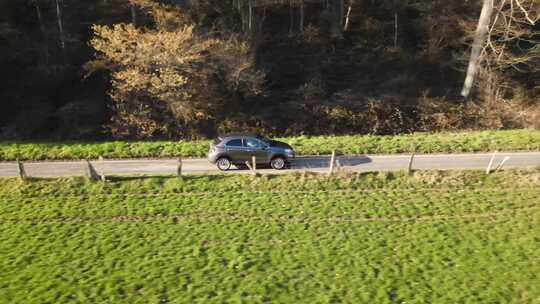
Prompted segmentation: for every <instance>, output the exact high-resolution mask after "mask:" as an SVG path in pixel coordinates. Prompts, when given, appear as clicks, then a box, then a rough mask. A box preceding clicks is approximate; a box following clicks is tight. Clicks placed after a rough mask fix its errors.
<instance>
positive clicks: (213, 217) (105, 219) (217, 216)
mask: <svg viewBox="0 0 540 304" xmlns="http://www.w3.org/2000/svg"><path fill="white" fill-rule="evenodd" d="M538 209H540V206H538V205H530V206H525V207H520V208H513V209H506V210H502V211H492V212H486V213H468V214H455V215H418V216H404V217H400V216H394V217H363V218H353V217H345V216H342V217H339V216H338V217H328V218H310V217H308V216H293V215H276V216H261V215H245V214H230V213H229V214H225V213H193V214H172V215H161V214H157V215H135V216H132V215H119V216H95V217H80V216H79V217H50V218H25V219H1V218H0V224H78V223H80V224H98V223H114V222H167V221H169V222H171V223H174V224H176V223H178V222H180V221H183V220H184V221H189V220H192V221H193V220H196V221H246V222H249V221H259V222H285V223H329V224H338V223H371V222H424V221H449V220H474V219H489V218H497V217H502V216H514V215H518V214H520V213H524V212H530V211H535V210H538Z"/></svg>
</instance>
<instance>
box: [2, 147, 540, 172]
mask: <svg viewBox="0 0 540 304" xmlns="http://www.w3.org/2000/svg"><path fill="white" fill-rule="evenodd" d="M491 157H492V154H491V153H474V154H435V155H428V154H426V155H416V156H415V158H414V162H413V169H414V170H472V169H480V170H485V169H486V167H487V166H488V164H489V162H490V159H491ZM505 157H509V159H508V160H507V161H506V162H505V163H504V166H503V169H510V168H513V169H516V168H519V169H526V168H540V152H515V153H498V154H497V155H496V157H495V160H494V162H493V168H497V166H499V164H501V162H502V161H503V159H504V158H505ZM336 159H337V163H339V164H340V167H341V168H342V169H343V170H347V171H354V172H369V171H400V170H407V167H408V164H409V159H410V155H388V156H385V155H377V156H369V155H366V156H338V157H337V158H336ZM91 163H92V165H93V166H94V167H95V169H96V171H97V172H98V173H101V172H104V173H105V174H106V175H139V174H145V175H161V174H176V170H177V160H176V159H159V160H144V159H141V160H105V161H103V162H101V161H92V162H91ZM329 164H330V156H306V157H298V158H297V159H295V160H294V162H293V163H292V168H291V169H289V170H282V171H275V170H272V169H268V168H261V169H260V170H258V171H259V172H260V173H287V172H295V171H309V172H327V171H328V167H329ZM87 168H88V166H87V165H86V162H83V161H67V162H63V161H51V162H25V163H24V169H25V171H26V173H27V175H28V176H31V177H67V176H84V175H86V174H87V173H86V172H87ZM218 172H220V171H218V169H217V168H216V167H215V165H212V164H210V163H208V161H207V160H206V159H186V160H184V161H183V173H185V174H195V173H218ZM226 173H227V174H235V173H249V171H248V170H238V169H235V168H232V169H231V170H230V171H227V172H226ZM15 176H18V171H17V164H16V163H15V162H4V163H0V177H15Z"/></svg>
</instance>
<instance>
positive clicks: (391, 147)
mask: <svg viewBox="0 0 540 304" xmlns="http://www.w3.org/2000/svg"><path fill="white" fill-rule="evenodd" d="M278 140H282V141H285V142H287V143H289V144H291V145H292V146H293V147H294V148H295V150H296V152H297V154H298V155H328V154H331V153H332V151H333V150H336V151H337V152H338V153H340V154H344V155H360V154H395V153H408V152H413V151H415V152H417V153H458V152H491V151H494V150H499V151H540V131H539V130H532V129H522V130H504V131H471V132H458V133H414V134H405V135H395V136H374V135H348V136H313V137H310V136H299V137H289V138H278ZM210 142H211V141H208V140H205V141H106V142H60V143H37V142H0V161H13V160H16V159H19V160H79V159H97V158H99V157H100V156H102V157H104V158H109V159H111V158H112V159H120V158H172V157H183V158H196V157H204V156H205V155H206V153H207V152H208V147H209V144H210Z"/></svg>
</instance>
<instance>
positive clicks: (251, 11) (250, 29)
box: [248, 0, 253, 33]
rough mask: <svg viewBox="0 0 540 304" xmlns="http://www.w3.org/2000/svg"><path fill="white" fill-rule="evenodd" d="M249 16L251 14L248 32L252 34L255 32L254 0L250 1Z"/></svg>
mask: <svg viewBox="0 0 540 304" xmlns="http://www.w3.org/2000/svg"><path fill="white" fill-rule="evenodd" d="M248 6H249V7H248V10H249V12H248V14H249V17H248V18H249V19H248V30H249V32H250V33H251V32H252V30H253V0H249V2H248Z"/></svg>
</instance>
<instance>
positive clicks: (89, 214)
mask: <svg viewBox="0 0 540 304" xmlns="http://www.w3.org/2000/svg"><path fill="white" fill-rule="evenodd" d="M539 208H540V171H539V170H536V171H507V172H499V173H496V174H492V175H489V176H486V175H485V174H482V173H481V172H416V173H414V175H412V176H407V175H406V174H404V173H393V174H390V173H372V174H361V175H358V174H353V175H343V176H336V177H334V178H332V179H327V178H326V177H323V176H317V175H307V176H302V175H300V174H298V175H283V176H265V177H260V178H257V179H252V178H251V177H248V176H223V175H214V176H191V177H186V178H185V179H184V180H178V179H175V178H164V177H155V178H123V179H116V180H113V181H110V182H107V183H100V182H96V183H91V182H88V181H86V180H84V179H57V180H34V181H31V182H26V183H22V182H20V181H18V180H15V179H8V180H2V181H1V183H0V227H1V229H0V230H1V231H2V233H0V277H1V280H0V303H10V304H11V303H67V302H70V303H156V304H157V303H225V302H230V303H265V302H266V303H268V302H272V303H540V256H539V253H540V209H539Z"/></svg>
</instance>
